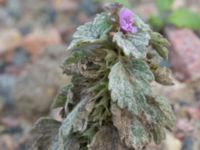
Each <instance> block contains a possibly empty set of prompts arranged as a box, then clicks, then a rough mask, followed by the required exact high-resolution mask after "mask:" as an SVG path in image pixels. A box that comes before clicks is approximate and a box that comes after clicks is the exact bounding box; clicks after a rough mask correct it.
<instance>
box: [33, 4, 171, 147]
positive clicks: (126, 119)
mask: <svg viewBox="0 0 200 150" xmlns="http://www.w3.org/2000/svg"><path fill="white" fill-rule="evenodd" d="M121 9H124V8H122V6H121V5H119V4H112V5H110V6H109V7H108V8H107V11H106V12H104V13H101V14H98V15H97V16H96V17H95V18H94V20H93V21H92V22H89V23H86V24H85V25H82V26H80V27H79V28H77V31H76V32H75V33H74V36H73V40H72V42H71V44H70V46H69V48H68V53H69V54H68V57H67V58H66V60H65V62H64V64H63V72H64V73H65V74H67V75H71V76H72V80H71V84H69V85H66V86H64V87H63V88H61V90H60V92H59V93H58V95H57V97H56V98H55V101H54V103H53V108H57V107H61V108H62V111H61V112H60V114H61V116H62V118H63V121H62V122H58V121H55V120H53V119H51V118H43V119H40V120H39V121H38V122H37V123H36V125H35V128H34V129H33V131H36V132H37V133H38V136H37V140H36V142H35V143H34V145H33V149H41V150H44V149H45V150H87V149H89V150H117V149H118V150H132V149H135V150H141V149H145V147H146V146H147V145H148V143H150V142H151V141H154V142H155V143H157V144H159V143H160V142H161V141H162V140H163V139H164V138H165V130H170V129H171V128H172V126H173V121H174V115H173V111H172V108H171V106H170V104H169V103H168V102H167V100H166V99H165V98H164V97H162V96H159V95H155V94H154V91H152V89H151V82H154V81H156V82H158V83H159V84H163V85H171V84H173V82H172V80H171V78H170V71H169V70H168V69H167V68H162V67H160V65H159V63H160V61H162V59H167V48H166V47H167V45H168V42H167V40H166V39H164V38H163V37H162V36H161V35H160V34H159V33H156V32H153V31H152V30H151V29H150V28H149V26H148V25H147V24H145V23H144V22H143V21H142V20H141V19H140V18H139V17H138V16H137V15H135V14H132V15H131V13H130V10H125V12H128V11H129V14H130V15H131V16H130V17H133V18H134V22H131V25H133V26H134V27H136V28H137V30H135V31H136V32H135V31H134V32H127V31H126V30H124V29H125V28H123V30H122V28H121V26H120V24H119V19H120V18H119V16H120V14H119V12H120V10H121ZM122 16H123V15H122ZM125 16H126V14H125ZM122 19H123V18H122ZM129 23H130V22H129ZM130 31H131V30H130Z"/></svg>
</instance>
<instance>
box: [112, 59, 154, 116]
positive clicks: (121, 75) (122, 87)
mask: <svg viewBox="0 0 200 150" xmlns="http://www.w3.org/2000/svg"><path fill="white" fill-rule="evenodd" d="M138 68H139V66H138V67H137V68H136V69H135V68H132V67H131V68H130V67H129V68H128V69H129V71H128V70H127V68H126V69H125V68H124V66H123V64H122V63H121V62H118V63H116V64H115V65H114V66H113V67H112V69H111V71H110V74H109V90H110V91H111V98H112V100H113V101H114V102H117V104H118V105H119V106H120V108H126V107H127V109H128V110H129V111H131V112H133V113H134V114H139V113H141V112H142V111H143V109H144V106H145V105H146V104H145V103H146V102H145V101H146V99H145V95H146V94H149V93H151V90H150V85H149V84H148V81H146V80H144V79H140V78H139V79H138V78H137V77H139V74H140V72H139V71H141V70H139V71H138V70H137V69H138ZM141 68H142V66H141ZM145 69H146V68H145ZM145 71H147V70H144V72H143V73H144V74H143V75H142V76H143V78H144V77H147V76H148V77H149V74H146V75H145ZM133 73H134V74H136V76H134V74H133ZM137 73H138V74H137ZM147 80H148V78H147Z"/></svg>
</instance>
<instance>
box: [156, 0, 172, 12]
mask: <svg viewBox="0 0 200 150" xmlns="http://www.w3.org/2000/svg"><path fill="white" fill-rule="evenodd" d="M173 2H174V0H156V6H157V8H158V9H159V10H160V11H161V12H163V11H169V10H170V8H171V6H172V4H173Z"/></svg>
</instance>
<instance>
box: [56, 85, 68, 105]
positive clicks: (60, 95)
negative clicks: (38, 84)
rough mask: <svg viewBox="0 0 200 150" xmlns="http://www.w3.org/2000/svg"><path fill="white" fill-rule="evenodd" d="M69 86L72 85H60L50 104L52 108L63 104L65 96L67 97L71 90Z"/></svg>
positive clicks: (65, 99)
mask: <svg viewBox="0 0 200 150" xmlns="http://www.w3.org/2000/svg"><path fill="white" fill-rule="evenodd" d="M71 88H72V85H71V84H70V85H66V86H64V87H62V88H61V89H60V90H59V92H58V94H57V96H56V98H55V100H54V102H53V105H52V107H53V108H57V107H64V106H65V103H66V101H67V97H68V94H69V91H70V90H71Z"/></svg>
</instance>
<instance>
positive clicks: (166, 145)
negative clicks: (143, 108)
mask: <svg viewBox="0 0 200 150" xmlns="http://www.w3.org/2000/svg"><path fill="white" fill-rule="evenodd" d="M181 146H182V144H181V141H180V140H178V139H177V138H175V137H174V136H173V135H172V134H171V133H167V134H166V140H165V141H164V142H163V144H162V149H163V150H181Z"/></svg>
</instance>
